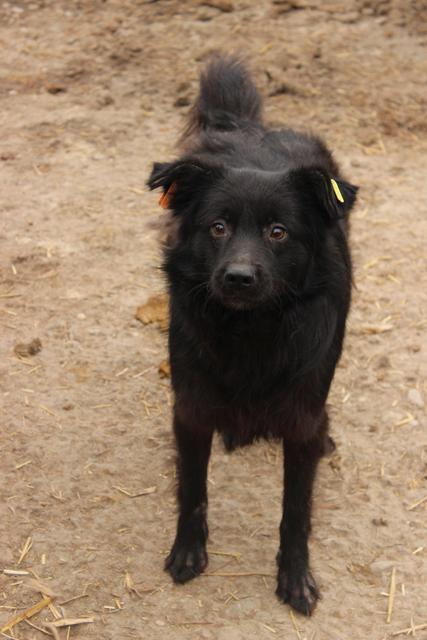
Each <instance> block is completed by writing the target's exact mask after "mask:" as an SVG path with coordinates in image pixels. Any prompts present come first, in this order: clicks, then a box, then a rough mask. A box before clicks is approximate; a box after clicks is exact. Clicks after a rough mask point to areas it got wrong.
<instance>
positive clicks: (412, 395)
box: [408, 389, 424, 409]
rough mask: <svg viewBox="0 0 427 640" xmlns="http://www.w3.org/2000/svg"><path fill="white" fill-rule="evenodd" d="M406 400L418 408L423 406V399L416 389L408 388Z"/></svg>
mask: <svg viewBox="0 0 427 640" xmlns="http://www.w3.org/2000/svg"><path fill="white" fill-rule="evenodd" d="M408 400H409V402H410V403H411V404H413V405H415V406H416V407H420V409H422V408H423V407H424V400H423V397H422V395H421V393H420V392H419V391H418V389H410V390H409V391H408Z"/></svg>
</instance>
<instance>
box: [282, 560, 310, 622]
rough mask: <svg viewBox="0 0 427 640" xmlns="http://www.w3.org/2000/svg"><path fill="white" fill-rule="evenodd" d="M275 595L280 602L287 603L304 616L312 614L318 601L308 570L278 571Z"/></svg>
mask: <svg viewBox="0 0 427 640" xmlns="http://www.w3.org/2000/svg"><path fill="white" fill-rule="evenodd" d="M276 594H277V596H278V597H279V599H280V600H282V602H287V603H288V604H290V605H291V607H292V608H293V609H295V610H296V611H299V613H303V614H304V615H305V616H310V615H311V614H312V613H313V611H314V608H315V606H316V603H317V601H318V599H319V591H318V589H317V587H316V583H315V581H314V578H313V576H312V575H311V573H310V571H308V569H306V570H305V571H295V570H294V571H292V570H291V571H284V570H279V576H278V584H277V590H276Z"/></svg>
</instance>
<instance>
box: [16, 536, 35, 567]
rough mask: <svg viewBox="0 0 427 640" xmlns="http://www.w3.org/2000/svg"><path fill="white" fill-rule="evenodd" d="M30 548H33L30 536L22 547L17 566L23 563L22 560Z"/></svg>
mask: <svg viewBox="0 0 427 640" xmlns="http://www.w3.org/2000/svg"><path fill="white" fill-rule="evenodd" d="M32 546H33V541H32V539H31V536H29V537H28V538H27V539H26V541H25V544H24V546H23V547H22V551H21V555H20V556H19V560H18V562H17V564H21V562H22V561H23V559H24V558H25V556H26V555H27V553H28V552H29V550H30V549H31V547H32Z"/></svg>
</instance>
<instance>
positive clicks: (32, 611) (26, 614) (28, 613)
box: [1, 598, 51, 632]
mask: <svg viewBox="0 0 427 640" xmlns="http://www.w3.org/2000/svg"><path fill="white" fill-rule="evenodd" d="M50 603H51V599H50V598H43V600H40V602H37V604H35V605H33V606H32V607H30V608H29V609H26V610H25V611H23V612H22V613H20V614H19V615H17V616H15V617H14V618H12V619H11V620H9V622H6V624H5V625H4V627H2V629H1V631H2V632H3V631H10V630H11V629H12V628H13V627H14V626H15V625H17V624H18V623H19V622H22V620H26V619H27V618H32V617H33V616H35V615H36V613H39V612H40V611H42V609H44V608H45V607H48V606H49V605H50Z"/></svg>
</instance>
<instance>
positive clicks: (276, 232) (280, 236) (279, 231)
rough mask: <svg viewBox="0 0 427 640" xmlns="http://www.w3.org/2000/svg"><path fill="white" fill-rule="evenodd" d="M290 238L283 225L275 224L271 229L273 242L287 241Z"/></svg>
mask: <svg viewBox="0 0 427 640" xmlns="http://www.w3.org/2000/svg"><path fill="white" fill-rule="evenodd" d="M287 237H288V232H287V231H286V229H285V227H284V226H283V225H281V224H275V225H273V226H272V227H271V229H270V239H271V240H285V239H286V238H287Z"/></svg>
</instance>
